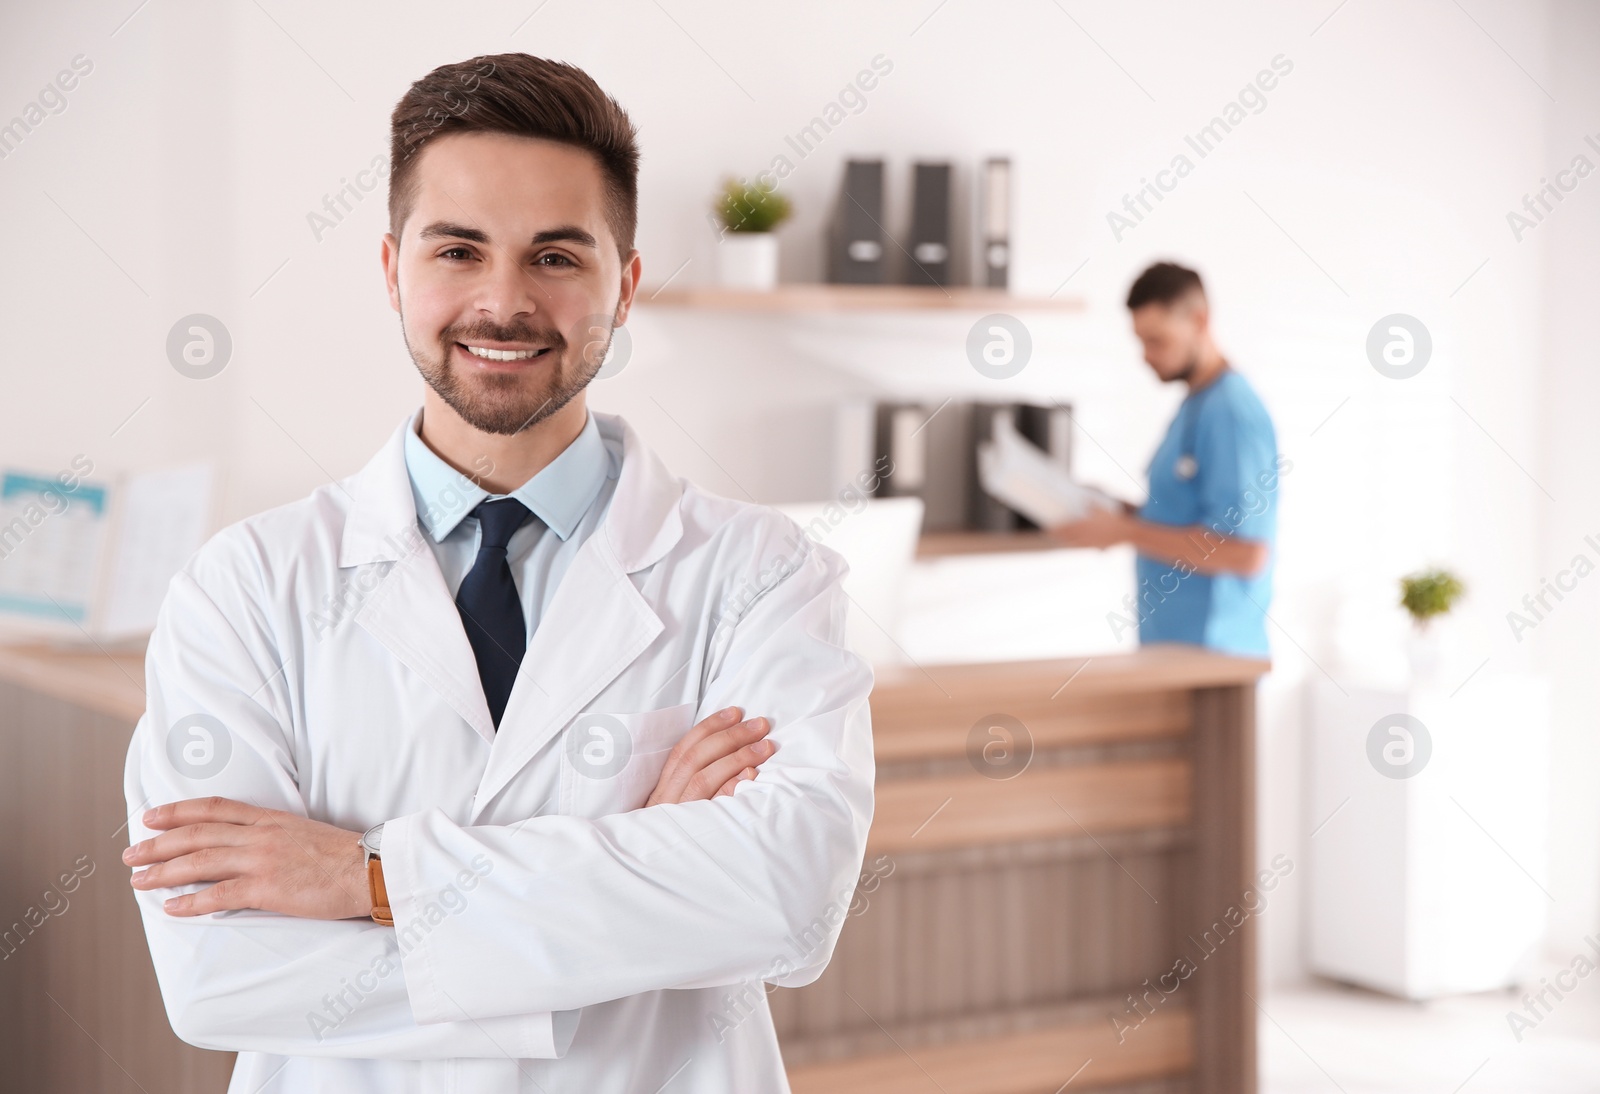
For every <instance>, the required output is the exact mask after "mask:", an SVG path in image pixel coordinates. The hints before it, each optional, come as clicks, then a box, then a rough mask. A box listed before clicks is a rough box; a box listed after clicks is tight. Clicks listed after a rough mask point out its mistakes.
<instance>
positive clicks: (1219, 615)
mask: <svg viewBox="0 0 1600 1094" xmlns="http://www.w3.org/2000/svg"><path fill="white" fill-rule="evenodd" d="M1280 466H1281V465H1280V462H1279V459H1278V441H1277V436H1276V434H1275V433H1274V431H1273V428H1272V418H1271V417H1270V416H1269V415H1268V414H1267V409H1266V407H1265V406H1263V405H1262V403H1261V399H1260V398H1259V397H1258V396H1257V395H1256V392H1255V389H1254V388H1253V387H1251V386H1250V382H1249V381H1248V380H1246V379H1245V378H1244V377H1243V376H1241V375H1239V374H1238V373H1237V372H1235V371H1233V370H1232V369H1231V368H1230V369H1228V370H1226V371H1225V372H1223V374H1222V375H1221V376H1219V377H1217V378H1216V379H1215V380H1213V381H1212V382H1211V383H1209V384H1207V385H1206V386H1205V387H1203V388H1201V389H1200V390H1199V391H1195V392H1191V393H1190V394H1189V396H1188V397H1187V398H1185V399H1184V400H1183V405H1181V406H1180V407H1179V408H1178V413H1177V416H1176V417H1175V418H1174V419H1173V421H1172V425H1171V426H1170V427H1168V429H1167V435H1166V437H1165V439H1163V440H1162V442H1161V446H1160V447H1159V448H1157V449H1156V454H1155V458H1154V459H1152V460H1151V461H1150V467H1149V470H1148V474H1149V476H1150V497H1149V500H1148V501H1146V502H1145V504H1144V506H1143V507H1142V508H1141V509H1140V511H1139V516H1140V517H1142V518H1143V519H1145V520H1149V521H1155V522H1156V523H1158V524H1172V525H1179V526H1188V525H1195V524H1198V525H1203V526H1205V527H1206V528H1208V529H1210V530H1212V531H1213V532H1214V533H1216V534H1217V535H1218V536H1223V537H1228V538H1237V539H1250V540H1260V541H1263V542H1265V543H1266V544H1267V546H1268V547H1269V549H1270V550H1271V554H1270V555H1269V556H1268V559H1269V560H1268V563H1267V567H1266V569H1265V570H1264V571H1262V572H1261V573H1259V574H1257V575H1255V576H1254V577H1242V576H1240V575H1238V574H1227V573H1223V574H1202V573H1186V572H1185V571H1184V569H1183V568H1182V567H1180V566H1175V565H1170V564H1168V563H1166V562H1164V561H1161V560H1160V559H1155V558H1149V557H1146V556H1144V555H1140V556H1138V562H1137V583H1138V593H1137V599H1138V609H1139V641H1140V642H1142V643H1143V642H1190V643H1194V644H1196V645H1200V646H1207V647H1210V648H1211V649H1215V650H1221V651H1224V652H1226V653H1234V654H1241V655H1243V656H1247V657H1270V656H1271V648H1270V646H1269V645H1268V642H1267V621H1266V613H1267V608H1268V606H1269V605H1270V604H1271V602H1272V577H1273V571H1274V570H1275V569H1276V568H1277V546H1276V542H1277V536H1278V476H1279V470H1280Z"/></svg>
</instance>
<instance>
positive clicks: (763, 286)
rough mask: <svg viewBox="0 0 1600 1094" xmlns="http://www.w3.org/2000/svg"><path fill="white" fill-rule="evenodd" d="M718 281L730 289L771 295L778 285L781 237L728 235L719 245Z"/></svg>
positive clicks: (770, 234) (749, 234) (740, 233)
mask: <svg viewBox="0 0 1600 1094" xmlns="http://www.w3.org/2000/svg"><path fill="white" fill-rule="evenodd" d="M717 281H718V282H719V283H720V284H721V285H722V286H723V287H724V288H729V289H755V290H758V291H761V292H768V291H771V290H772V289H774V288H776V287H777V285H778V237H777V236H776V235H774V234H773V233H771V232H728V233H727V234H725V235H724V236H723V237H722V242H720V243H718V244H717Z"/></svg>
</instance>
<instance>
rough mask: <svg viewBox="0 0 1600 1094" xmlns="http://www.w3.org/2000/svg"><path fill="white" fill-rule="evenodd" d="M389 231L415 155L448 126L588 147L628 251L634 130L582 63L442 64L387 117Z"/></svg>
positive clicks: (511, 56) (634, 186)
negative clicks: (598, 169)
mask: <svg viewBox="0 0 1600 1094" xmlns="http://www.w3.org/2000/svg"><path fill="white" fill-rule="evenodd" d="M389 132H390V149H389V163H390V172H389V230H390V231H392V232H394V234H395V235H396V236H397V237H398V236H399V234H400V228H401V227H402V226H403V225H404V223H405V219H406V217H407V216H409V215H410V213H411V206H412V204H413V203H414V202H415V201H416V196H417V180H416V169H417V154H418V153H419V152H421V151H422V149H423V148H424V147H426V145H427V143H428V142H429V141H430V140H432V139H433V138H435V137H438V136H442V135H444V134H446V133H511V134H514V135H517V136H523V137H540V138H543V139H545V140H552V141H560V142H561V143H563V144H570V145H574V146H575V147H578V148H583V149H587V150H588V151H589V152H592V153H593V154H594V156H595V158H596V159H597V160H599V161H600V173H601V176H602V177H603V178H604V179H605V188H606V193H605V216H606V223H607V224H608V225H609V226H610V228H611V234H612V235H613V236H615V237H616V240H617V253H618V255H619V256H620V257H622V258H624V259H625V258H627V255H628V252H629V251H631V250H632V249H633V236H634V231H635V229H636V228H637V227H638V223H639V145H638V132H637V131H636V130H635V129H634V127H633V123H632V122H631V121H629V120H628V115H627V113H626V112H625V111H623V109H622V107H621V106H619V105H618V104H617V101H616V100H615V99H613V98H612V97H611V96H609V95H607V94H606V93H605V92H604V91H602V90H600V85H599V84H597V83H595V82H594V80H593V79H592V78H591V77H590V76H589V74H588V73H587V72H584V71H583V69H581V68H577V67H576V66H574V65H569V64H565V63H563V62H561V61H547V60H545V59H544V58H542V57H531V56H529V55H528V54H526V53H497V54H494V55H492V56H485V57H474V58H472V59H471V60H468V61H460V62H458V63H456V64H452V65H440V66H439V67H438V68H436V69H434V70H433V71H432V72H430V73H428V74H427V75H426V76H424V77H423V78H422V79H420V80H418V81H417V82H416V83H414V84H412V85H411V87H410V89H409V90H408V91H407V92H406V93H405V94H404V95H403V96H401V98H400V101H399V103H397V104H396V105H395V108H394V114H393V115H392V116H391V117H390V120H389Z"/></svg>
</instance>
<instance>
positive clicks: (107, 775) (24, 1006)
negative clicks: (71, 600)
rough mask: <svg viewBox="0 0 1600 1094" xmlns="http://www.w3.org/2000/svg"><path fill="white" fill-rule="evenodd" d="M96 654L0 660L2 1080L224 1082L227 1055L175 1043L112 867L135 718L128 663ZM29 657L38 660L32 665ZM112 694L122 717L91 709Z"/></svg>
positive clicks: (148, 1088) (124, 885)
mask: <svg viewBox="0 0 1600 1094" xmlns="http://www.w3.org/2000/svg"><path fill="white" fill-rule="evenodd" d="M97 657H98V658H99V660H100V661H101V662H104V661H105V658H104V657H103V656H102V655H94V656H91V657H87V658H85V659H84V663H86V664H88V665H90V666H92V667H91V668H90V670H89V671H88V672H87V674H85V675H83V676H78V675H76V674H75V673H74V672H73V671H72V669H73V667H74V666H73V665H72V664H71V662H70V660H69V662H68V663H67V664H66V665H65V666H63V664H62V662H59V661H52V659H51V657H50V656H49V655H29V656H27V657H19V656H17V655H16V654H14V653H13V654H12V655H11V656H10V657H8V658H5V664H6V666H7V670H8V671H6V672H0V748H3V749H4V756H5V760H4V762H3V763H0V826H3V827H4V830H5V831H6V832H7V833H9V834H10V837H11V838H8V839H6V840H4V841H0V917H3V919H0V930H3V931H4V943H3V944H0V1054H3V1058H4V1060H5V1065H4V1067H5V1079H4V1081H3V1082H0V1086H3V1087H4V1088H5V1089H7V1090H18V1091H22V1090H26V1091H31V1092H36V1094H83V1092H88V1091H92V1092H94V1094H155V1092H157V1091H159V1092H161V1094H221V1092H222V1091H224V1090H226V1089H227V1088H228V1078H229V1076H230V1075H231V1074H232V1073H233V1055H232V1053H219V1052H204V1051H202V1050H200V1049H197V1048H192V1047H190V1046H189V1045H186V1044H184V1043H183V1042H181V1041H179V1040H178V1039H177V1037H176V1036H174V1035H173V1033H172V1029H171V1027H170V1026H169V1025H168V1024H167V1015H166V1011H165V1009H164V1008H163V1006H162V1003H161V994H160V991H159V989H158V988H157V986H156V975H155V969H154V967H153V966H152V965H151V963H150V951H149V948H148V947H147V945H146V943H145V938H144V928H143V925H142V924H141V923H140V920H139V911H138V907H137V906H136V905H135V903H134V899H133V890H132V889H131V888H129V886H128V880H127V879H128V868H127V867H126V866H124V865H123V864H122V850H123V848H125V847H127V845H128V832H127V823H126V821H127V817H126V816H125V811H126V806H125V804H124V802H123V798H122V768H123V760H124V758H125V757H126V756H127V752H128V740H129V738H130V737H131V736H132V734H133V727H134V724H135V723H136V721H137V718H138V715H137V713H136V712H131V711H130V710H129V709H127V706H126V704H128V703H130V702H133V701H134V700H132V699H131V698H130V696H132V695H140V693H139V691H138V689H137V688H136V687H133V686H131V685H129V684H128V680H127V678H126V677H124V676H123V675H122V671H121V670H122V669H123V668H127V667H129V666H127V665H123V666H117V665H114V664H108V663H101V664H95V663H94V662H95V660H96V658H97ZM34 663H39V664H42V666H43V667H44V668H45V669H46V670H48V671H44V672H41V673H40V675H39V676H37V677H30V675H29V674H28V668H29V665H30V664H34ZM135 668H137V666H135ZM135 675H136V678H137V679H139V680H141V681H142V679H143V676H142V670H138V671H137V672H136V674H135ZM18 681H23V682H18ZM102 685H103V686H102ZM119 692H120V694H119ZM119 702H120V703H123V704H124V707H123V709H122V710H121V711H120V712H119V713H105V712H104V711H103V710H102V709H101V708H110V709H112V710H116V709H117V704H118V703H119ZM137 704H138V706H139V707H140V708H141V709H142V706H143V701H142V696H141V697H140V698H139V699H138V700H137ZM129 713H133V714H134V716H133V717H132V718H130V717H128V714H129ZM75 871H76V878H77V880H76V887H75V888H74V889H73V890H72V891H70V892H65V893H63V892H61V890H63V889H65V888H67V885H63V884H62V883H61V876H62V874H64V873H65V874H68V875H69V876H72V875H74V873H75ZM68 884H71V883H70V882H69V883H68ZM47 894H48V895H47ZM29 909H36V910H37V912H36V913H35V914H33V915H32V916H30V914H29ZM40 913H42V914H40Z"/></svg>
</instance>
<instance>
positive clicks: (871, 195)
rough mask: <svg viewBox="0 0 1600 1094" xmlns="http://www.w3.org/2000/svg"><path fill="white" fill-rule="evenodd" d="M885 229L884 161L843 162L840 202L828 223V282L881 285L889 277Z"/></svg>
mask: <svg viewBox="0 0 1600 1094" xmlns="http://www.w3.org/2000/svg"><path fill="white" fill-rule="evenodd" d="M886 244H887V240H886V239H885V238H884V232H883V161H882V160H850V161H848V162H847V163H846V164H845V165H844V184H843V186H842V187H840V190H839V203H838V205H836V206H835V207H834V210H833V217H832V219H831V220H830V221H829V223H828V262H827V267H828V281H829V282H831V283H832V284H835V285H881V284H883V283H884V282H885V281H887V280H888V277H887V270H888V261H887V259H888V255H887V246H886Z"/></svg>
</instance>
